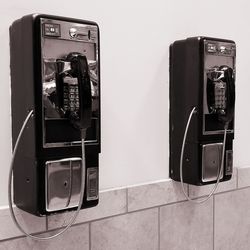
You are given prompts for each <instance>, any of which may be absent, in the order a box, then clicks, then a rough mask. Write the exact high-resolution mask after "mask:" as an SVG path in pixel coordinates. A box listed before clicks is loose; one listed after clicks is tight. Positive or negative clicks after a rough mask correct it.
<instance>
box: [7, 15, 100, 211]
mask: <svg viewBox="0 0 250 250" xmlns="http://www.w3.org/2000/svg"><path fill="white" fill-rule="evenodd" d="M10 53H11V55H10V60H11V64H10V67H11V95H12V99H11V104H12V136H13V145H15V143H16V140H17V137H18V134H19V132H20V129H21V126H22V123H23V121H24V120H25V118H26V116H27V114H28V113H29V111H30V110H33V116H32V117H31V118H30V120H29V122H27V126H26V128H25V129H24V130H23V135H22V138H21V139H20V142H19V147H18V149H17V151H16V155H15V159H14V167H13V182H14V203H15V204H16V205H17V206H18V207H19V208H21V209H23V210H25V211H27V212H29V213H32V214H35V215H39V216H41V215H47V214H51V213H56V212H59V211H65V210H70V209H76V208H77V206H78V202H79V198H80V193H81V187H82V188H85V189H84V190H85V191H84V197H83V202H82V204H81V208H87V207H92V206H95V205H97V204H98V155H99V153H100V61H99V29H98V26H97V24H96V23H94V22H89V21H83V20H78V19H70V18H64V17H57V16H49V15H28V16H25V17H23V18H21V19H19V20H17V21H15V22H14V23H13V24H12V26H11V27H10ZM83 140H84V144H83V149H82V141H83ZM84 149H85V155H82V152H84ZM84 157H85V158H86V162H84ZM83 171H84V175H83ZM81 176H84V178H83V179H84V183H82V181H81Z"/></svg>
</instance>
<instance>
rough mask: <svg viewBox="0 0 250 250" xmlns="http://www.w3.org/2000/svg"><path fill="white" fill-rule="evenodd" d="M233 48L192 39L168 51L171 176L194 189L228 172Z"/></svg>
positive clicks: (221, 42) (218, 41)
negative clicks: (193, 186) (195, 186)
mask: <svg viewBox="0 0 250 250" xmlns="http://www.w3.org/2000/svg"><path fill="white" fill-rule="evenodd" d="M235 58H236V46H235V43H234V42H233V41H231V40H225V39H216V38H210V37H192V38H187V39H184V40H179V41H175V42H174V43H173V44H171V46H170V131H169V134H170V170H169V171H170V177H171V178H172V179H174V180H176V181H182V182H184V183H188V184H193V185H206V184H212V183H217V184H218V182H219V181H227V180H229V179H230V178H231V176H232V171H233V139H234V103H235Z"/></svg>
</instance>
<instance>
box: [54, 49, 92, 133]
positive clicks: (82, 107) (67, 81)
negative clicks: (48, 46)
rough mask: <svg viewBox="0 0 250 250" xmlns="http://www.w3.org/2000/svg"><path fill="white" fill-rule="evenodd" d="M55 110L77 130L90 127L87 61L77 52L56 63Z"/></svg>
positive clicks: (90, 102) (90, 108)
mask: <svg viewBox="0 0 250 250" xmlns="http://www.w3.org/2000/svg"><path fill="white" fill-rule="evenodd" d="M56 66H57V73H56V89H57V108H58V112H59V113H60V114H61V116H62V117H66V118H68V119H69V120H70V122H71V123H72V124H73V126H74V127H75V128H77V129H80V130H82V129H87V128H88V127H90V126H91V112H92V96H91V82H90V75H89V67H88V61H87V58H86V56H85V55H83V54H81V53H78V52H71V53H69V54H68V55H67V56H66V58H65V59H58V60H57V61H56Z"/></svg>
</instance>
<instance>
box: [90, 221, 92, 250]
mask: <svg viewBox="0 0 250 250" xmlns="http://www.w3.org/2000/svg"><path fill="white" fill-rule="evenodd" d="M91 248H92V246H91V223H89V250H91Z"/></svg>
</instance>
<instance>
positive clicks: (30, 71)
mask: <svg viewBox="0 0 250 250" xmlns="http://www.w3.org/2000/svg"><path fill="white" fill-rule="evenodd" d="M41 18H50V19H54V20H62V21H68V22H76V23H82V24H90V25H95V26H97V27H98V25H97V24H96V23H95V22H90V21H85V20H80V19H72V18H66V17H59V16H53V15H44V14H31V15H27V16H24V17H22V18H21V19H18V20H16V21H15V22H14V23H13V24H12V25H11V26H10V69H11V107H12V145H13V148H14V145H15V143H16V140H17V136H18V134H19V132H20V129H21V126H22V124H23V122H24V120H25V118H26V116H27V114H28V113H29V111H30V110H34V116H33V117H32V118H31V119H30V121H29V122H28V125H27V127H26V129H25V130H24V133H23V135H22V139H21V141H20V144H19V148H18V150H17V154H16V158H15V161H14V172H13V176H14V177H13V182H14V203H15V204H16V205H17V207H19V208H20V209H22V210H25V211H27V212H29V213H32V214H35V215H38V216H42V215H47V214H50V213H51V212H47V211H46V209H45V202H46V201H45V195H44V193H45V167H44V165H45V162H46V161H53V160H58V159H61V158H71V157H81V156H82V150H81V146H80V145H74V146H64V147H53V148H44V147H43V131H42V129H43V121H42V119H43V118H42V112H43V109H42V75H41V74H42V73H41V37H40V36H41V35H40V34H41V31H40V19H41ZM98 38H99V28H98ZM98 43H99V41H98ZM99 44H100V43H99ZM99 54H100V53H99ZM98 63H99V64H98V67H99V69H100V60H98ZM98 74H99V75H98V76H99V79H100V70H99V71H98ZM99 91H100V87H99ZM99 94H100V92H99ZM99 113H100V102H99ZM99 117H100V114H99ZM98 126H99V131H98V133H99V136H98V138H99V140H98V142H95V143H91V142H90V143H86V144H85V157H86V168H88V167H93V166H95V167H99V153H100V150H101V147H100V145H101V144H100V137H101V136H100V127H101V126H100V119H99V124H98ZM56 132H58V131H56ZM61 133H63V131H61ZM79 134H80V133H79ZM85 183H86V181H85ZM97 204H98V199H97V200H92V201H87V200H86V187H85V194H84V200H83V204H82V208H87V207H92V206H96V205H97ZM72 209H76V208H72ZM69 210H71V209H69ZM63 211H65V210H62V211H58V212H63ZM53 213H55V212H53Z"/></svg>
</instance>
